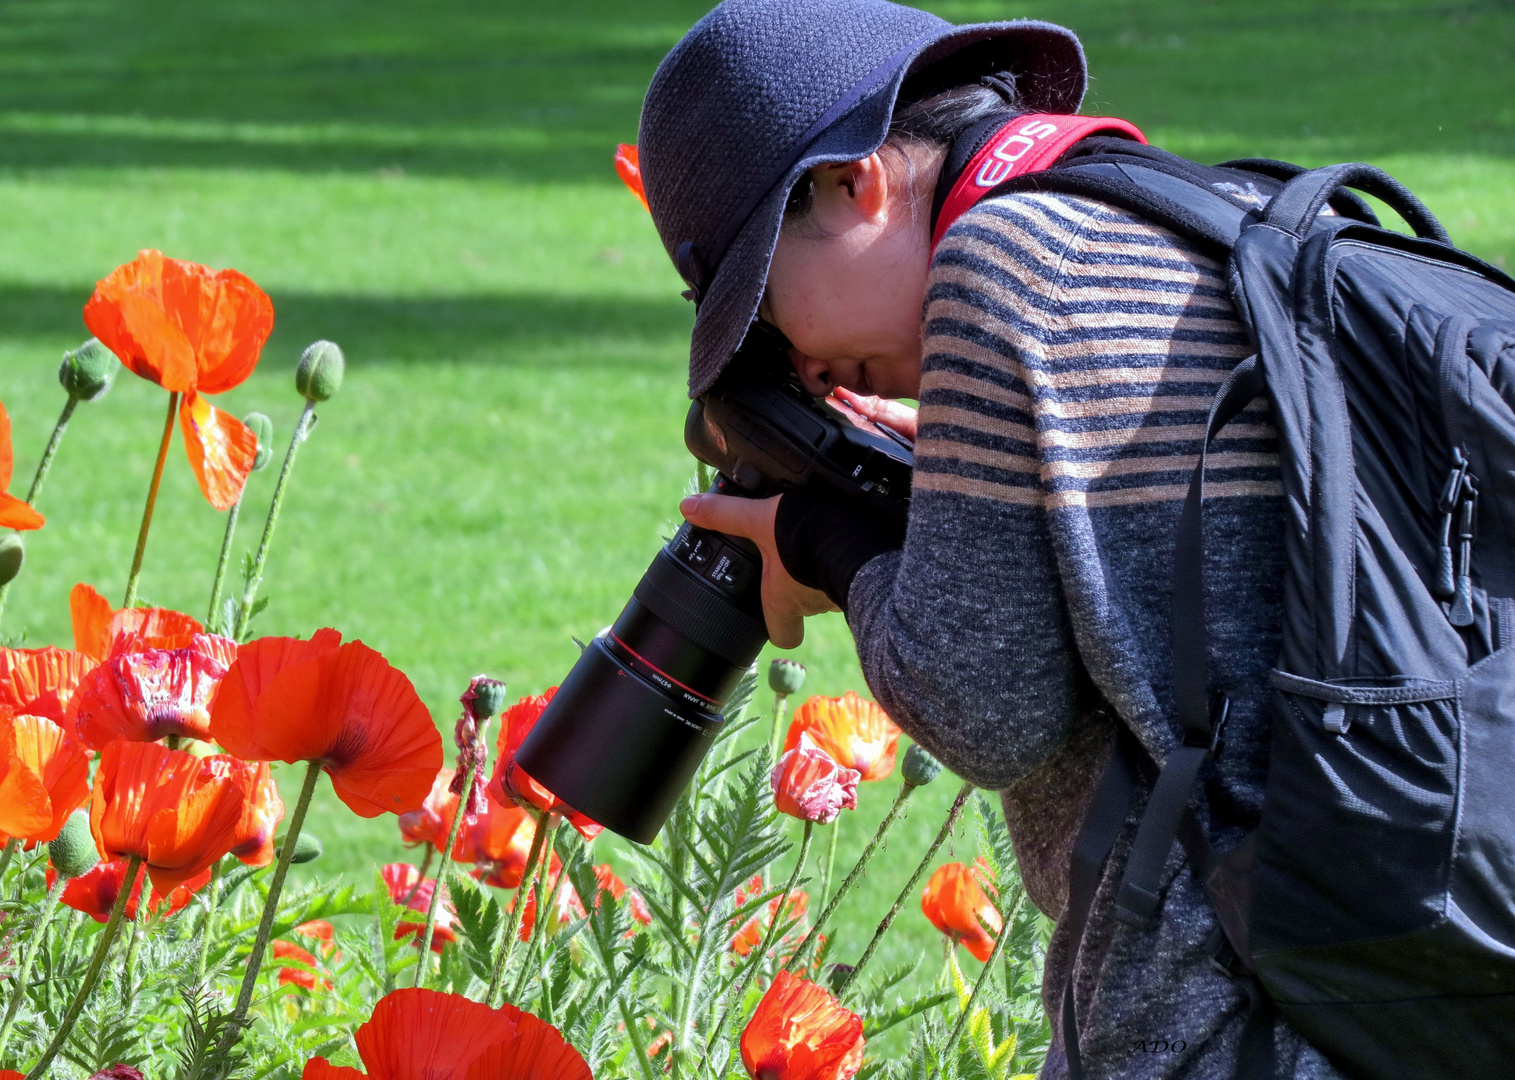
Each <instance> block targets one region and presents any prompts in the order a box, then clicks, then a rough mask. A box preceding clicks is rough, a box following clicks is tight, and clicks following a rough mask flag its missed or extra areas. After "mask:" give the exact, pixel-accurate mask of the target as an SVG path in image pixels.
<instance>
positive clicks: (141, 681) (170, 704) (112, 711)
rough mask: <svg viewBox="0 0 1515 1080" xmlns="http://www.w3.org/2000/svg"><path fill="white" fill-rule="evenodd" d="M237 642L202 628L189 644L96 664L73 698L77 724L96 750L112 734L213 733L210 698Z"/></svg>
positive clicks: (151, 737) (142, 737)
mask: <svg viewBox="0 0 1515 1080" xmlns="http://www.w3.org/2000/svg"><path fill="white" fill-rule="evenodd" d="M236 656H237V644H236V642H234V641H232V640H231V639H230V638H224V637H220V636H219V635H216V634H196V635H195V636H194V637H193V638H192V639H191V641H190V644H189V646H188V647H186V648H182V649H143V650H141V651H134V652H121V653H120V654H119V655H116V656H112V657H111V658H110V659H109V660H107V661H105V663H103V664H101V665H99V666H98V667H96V668H95V669H94V670H93V671H91V672H90V673H89V674H88V675H87V676H85V678H84V681H83V682H82V683H80V685H79V691H78V693H77V694H76V695H75V696H74V699H73V701H72V702H71V703H70V704H69V713H70V714H71V715H72V717H73V723H74V730H75V731H76V732H77V733H78V735H79V738H80V740H81V741H82V742H83V743H84V744H85V745H86V746H88V747H89V748H90V749H92V750H98V749H100V748H101V747H103V746H104V745H105V744H106V743H108V742H110V741H111V740H112V739H132V740H135V741H137V742H153V741H156V740H158V739H162V738H164V737H166V736H169V735H183V736H187V737H189V738H191V739H208V738H210V702H211V699H212V698H213V697H214V696H215V692H216V687H218V686H219V685H220V683H221V679H222V678H223V677H224V676H225V675H226V671H227V668H228V667H229V666H230V665H231V663H232V661H233V660H235V659H236Z"/></svg>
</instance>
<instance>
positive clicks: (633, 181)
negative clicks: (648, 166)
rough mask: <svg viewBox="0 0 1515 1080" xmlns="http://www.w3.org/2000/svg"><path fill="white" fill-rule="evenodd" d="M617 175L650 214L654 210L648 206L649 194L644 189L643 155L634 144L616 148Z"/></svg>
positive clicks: (624, 144)
mask: <svg viewBox="0 0 1515 1080" xmlns="http://www.w3.org/2000/svg"><path fill="white" fill-rule="evenodd" d="M615 174H616V175H617V176H619V177H620V178H621V183H623V184H625V185H626V186H627V187H628V188H629V189H630V190H631V193H632V194H633V195H635V196H636V197H637V201H638V202H640V203H641V204H642V209H643V210H646V211H647V212H648V213H651V212H652V208H651V207H649V206H648V205H647V192H646V190H645V189H644V188H643V187H642V162H641V155H640V154H638V153H637V148H636V146H635V145H633V144H632V143H621V144H620V145H619V146H617V147H616V148H615Z"/></svg>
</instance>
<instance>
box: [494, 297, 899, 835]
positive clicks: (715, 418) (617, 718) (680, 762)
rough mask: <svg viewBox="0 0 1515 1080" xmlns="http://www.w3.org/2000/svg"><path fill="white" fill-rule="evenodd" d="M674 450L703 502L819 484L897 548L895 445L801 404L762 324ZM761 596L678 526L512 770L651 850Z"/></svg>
mask: <svg viewBox="0 0 1515 1080" xmlns="http://www.w3.org/2000/svg"><path fill="white" fill-rule="evenodd" d="M684 442H685V444H686V445H687V446H688V447H689V450H690V452H691V453H693V454H694V456H695V457H697V458H698V459H699V460H700V461H702V462H704V463H705V464H706V465H708V466H710V467H711V468H713V469H715V470H716V474H717V475H716V480H715V482H714V484H712V485H711V487H710V489H709V490H710V491H712V492H716V493H718V494H721V495H736V496H742V497H746V498H754V499H761V498H767V497H769V496H771V495H777V494H779V493H781V492H783V491H787V490H790V489H793V488H798V487H803V486H806V485H820V486H822V487H823V488H825V489H827V490H828V491H831V492H835V493H836V494H839V495H841V496H843V497H845V498H847V499H850V500H852V502H853V503H854V504H855V505H856V507H857V509H858V510H859V512H860V513H863V514H866V515H871V516H873V517H875V518H877V519H878V522H879V527H880V528H884V529H892V530H895V531H897V532H900V533H903V529H904V523H905V517H906V514H907V512H908V510H909V505H910V475H911V469H912V468H913V466H914V462H915V459H914V455H913V453H912V448H911V444H910V442H909V441H908V440H907V439H905V438H904V437H903V436H901V435H899V434H897V433H895V432H893V431H891V430H889V429H888V428H885V427H882V426H880V425H876V424H874V423H872V422H870V421H868V420H867V419H866V418H864V417H863V416H861V415H860V414H858V413H857V412H855V411H854V410H852V409H851V408H849V407H848V406H847V405H846V404H845V403H843V402H841V401H840V400H838V399H836V398H832V397H827V398H823V399H816V398H813V397H811V396H810V395H809V394H808V393H806V391H805V389H804V388H803V387H802V386H801V385H800V383H799V380H798V379H797V378H796V377H795V375H794V372H793V370H792V368H791V367H790V364H789V360H788V356H787V353H786V343H785V342H784V341H783V339H782V337H780V336H779V335H777V333H776V332H774V331H768V330H766V329H765V327H764V326H763V324H761V323H758V324H755V325H754V328H753V329H752V330H751V331H749V332H748V335H747V338H746V340H744V342H743V344H742V348H741V349H740V350H738V352H737V354H736V355H735V356H734V357H733V358H732V361H731V364H730V365H729V366H728V368H727V371H726V373H724V374H723V375H722V377H721V379H720V380H719V381H717V383H716V384H715V386H713V387H712V388H711V389H710V390H709V391H708V392H707V393H705V394H704V395H702V396H701V397H699V398H698V399H696V400H695V401H694V402H693V403H692V404H691V405H690V408H689V415H688V418H687V420H686V421H685V424H684ZM761 582H762V560H761V558H760V556H759V554H758V551H757V548H756V547H755V546H754V545H753V544H751V543H750V542H749V541H747V540H746V539H744V538H742V537H737V536H728V535H726V534H724V533H718V532H713V531H710V530H708V529H699V528H695V527H694V526H693V525H690V524H689V523H687V522H685V523H684V524H683V525H682V526H681V527H680V528H679V530H678V532H677V533H675V534H674V536H673V539H671V540H670V541H669V542H668V544H667V545H666V546H665V547H664V548H663V549H662V550H661V551H659V552H658V554H657V555H656V557H654V558H653V560H652V565H650V566H649V567H648V568H647V572H646V573H645V574H643V575H642V579H641V580H640V581H639V582H638V583H637V586H636V589H635V590H634V591H633V593H632V597H631V599H630V600H629V601H628V602H627V604H626V607H625V608H624V609H623V610H622V611H621V614H620V616H619V617H618V618H617V619H616V621H615V623H614V624H613V625H612V626H611V627H610V628H609V630H607V631H606V632H605V633H603V634H601V635H600V636H598V637H596V638H595V639H594V640H593V641H592V642H590V643H589V645H588V646H587V647H586V648H585V649H584V653H583V655H582V656H580V657H579V660H578V662H577V663H576V664H575V665H574V666H573V669H572V670H571V671H570V672H569V673H568V676H567V678H565V679H564V680H563V684H562V686H561V687H560V688H559V689H558V692H557V694H556V695H555V696H554V697H553V699H552V701H551V703H549V704H548V706H547V709H546V711H544V712H543V713H542V716H541V717H540V718H539V719H538V720H537V723H536V725H535V727H533V729H532V731H531V733H530V734H529V735H528V736H527V737H526V739H525V741H524V742H523V743H522V744H521V747H520V749H519V751H518V752H517V754H516V761H517V763H518V764H520V766H521V767H522V768H523V769H525V770H526V772H527V773H529V774H530V775H531V777H532V778H533V779H535V780H536V781H538V782H539V783H541V784H543V785H544V786H546V787H547V789H548V790H550V791H551V792H552V793H553V794H554V795H556V796H557V797H558V798H559V799H561V800H562V801H563V802H565V803H567V804H568V805H570V806H572V807H573V808H574V809H575V810H578V811H579V812H580V813H583V814H585V815H587V816H588V817H590V818H592V819H593V820H595V821H596V822H598V823H599V824H601V825H603V826H605V827H606V828H607V829H610V830H611V831H612V832H615V833H619V834H620V835H622V836H624V837H626V838H627V839H629V840H634V841H636V842H638V843H643V844H646V843H651V842H652V840H653V839H654V838H655V837H656V836H657V834H658V831H659V830H660V829H661V828H662V827H663V822H664V821H666V820H667V818H668V815H669V814H670V813H672V812H673V807H674V804H675V803H676V802H677V801H678V798H679V796H680V795H681V794H682V793H683V791H684V788H685V787H686V786H687V785H688V784H689V781H690V779H691V778H692V777H693V776H694V773H695V770H696V769H698V768H699V765H700V762H701V761H702V760H703V759H704V757H705V754H706V753H707V752H708V751H709V749H710V746H711V744H712V743H713V742H714V741H715V737H716V735H717V734H718V733H719V732H720V729H721V724H722V719H721V709H722V708H723V706H724V705H725V703H726V701H727V699H728V698H729V696H730V695H731V693H732V691H733V690H734V689H735V688H736V686H737V684H738V683H739V682H740V681H741V679H742V675H743V674H744V673H745V672H746V671H747V669H748V668H750V667H751V666H752V663H753V661H754V660H756V659H757V655H758V653H759V652H760V651H761V650H762V648H763V645H764V644H765V643H766V642H767V640H768V633H767V629H766V626H765V624H764V621H763V608H762V599H761Z"/></svg>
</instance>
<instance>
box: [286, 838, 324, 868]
mask: <svg viewBox="0 0 1515 1080" xmlns="http://www.w3.org/2000/svg"><path fill="white" fill-rule="evenodd" d="M286 839H287V837H283V836H281V837H279V846H278V849H277V850H278V851H279V852H282V851H283V850H284V841H285V840H286ZM325 851H326V848H325V847H324V846H323V845H322V844H321V838H320V837H319V836H317V835H316V834H315V833H309V832H302V833H301V834H300V835H299V836H297V837H295V849H294V851H292V852H290V854H289V861H290V862H291V863H308V862H315V861H316V860H317V859H319V858H320V857H321V855H322V854H323V853H324V852H325Z"/></svg>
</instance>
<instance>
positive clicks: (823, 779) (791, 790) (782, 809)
mask: <svg viewBox="0 0 1515 1080" xmlns="http://www.w3.org/2000/svg"><path fill="white" fill-rule="evenodd" d="M861 778H862V774H861V773H859V772H858V771H857V770H856V769H849V768H847V767H846V766H844V765H839V764H837V762H836V760H835V759H834V758H833V757H832V756H831V755H830V754H828V753H826V751H824V750H822V749H821V748H820V747H819V746H817V745H815V743H814V742H813V741H811V738H810V733H809V732H808V731H802V732H800V736H799V740H798V741H797V742H796V744H795V747H794V749H792V750H789V751H787V752H786V753H785V754H784V755H783V756H782V757H781V758H779V763H778V764H777V765H775V766H774V767H773V773H772V775H771V776H770V777H769V780H770V782H771V783H772V784H773V803H774V806H776V807H777V808H778V811H779V813H781V814H788V815H789V816H790V817H797V818H799V819H800V820H801V821H815V822H819V823H820V824H822V825H829V824H830V823H831V822H833V821H835V820H836V819H837V818H839V817H841V815H842V811H843V810H856V809H857V782H858V780H860V779H861Z"/></svg>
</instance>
